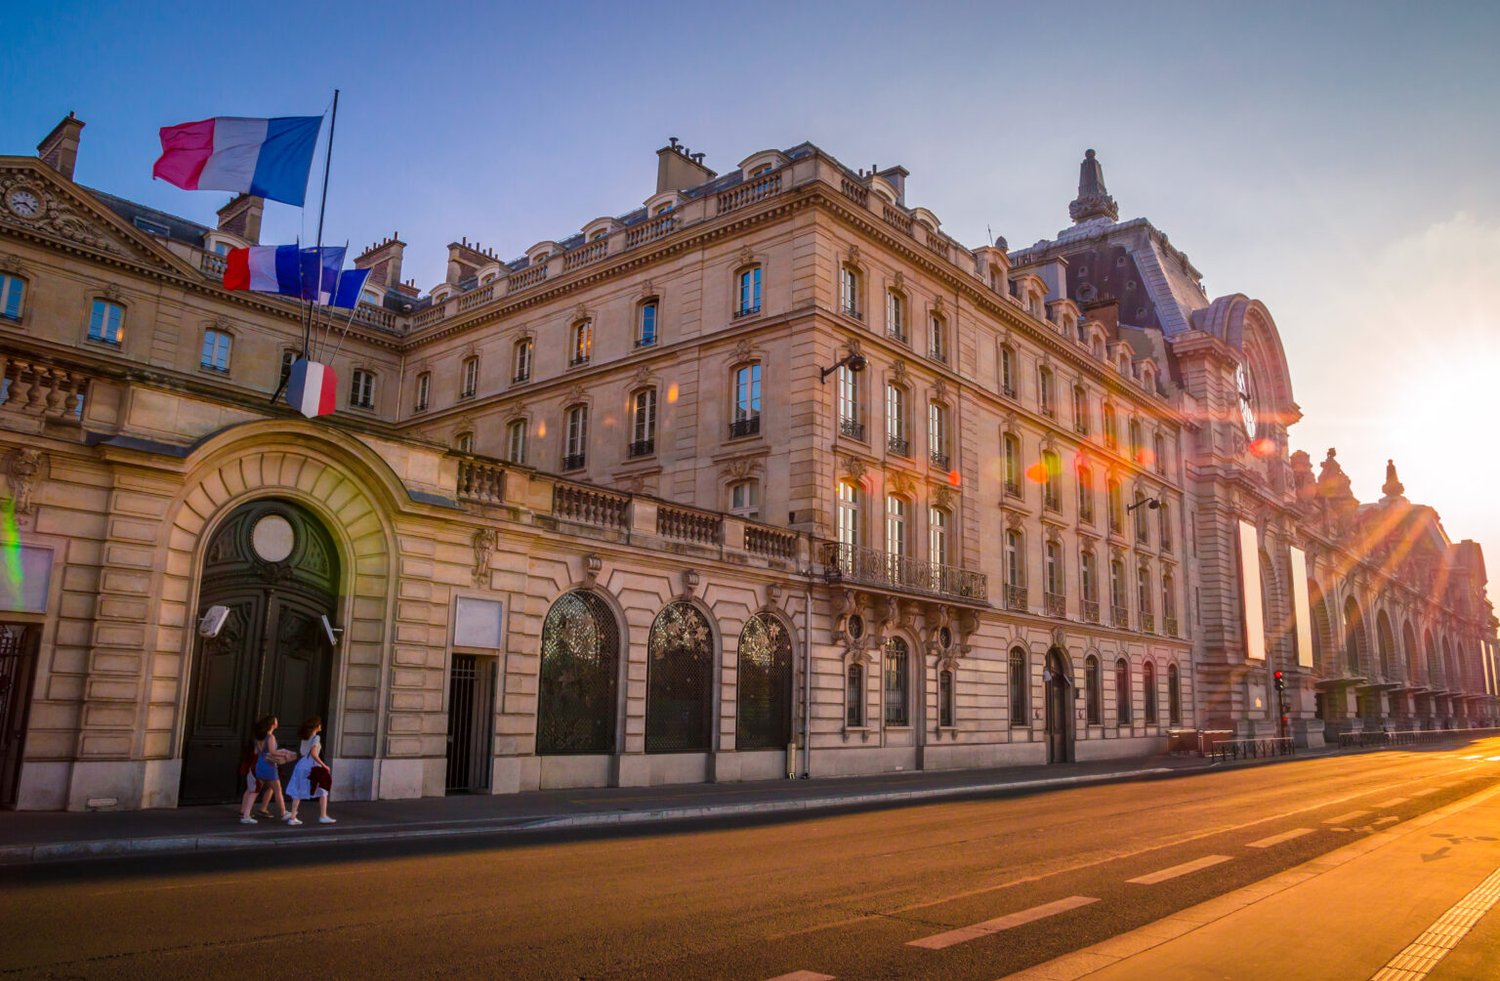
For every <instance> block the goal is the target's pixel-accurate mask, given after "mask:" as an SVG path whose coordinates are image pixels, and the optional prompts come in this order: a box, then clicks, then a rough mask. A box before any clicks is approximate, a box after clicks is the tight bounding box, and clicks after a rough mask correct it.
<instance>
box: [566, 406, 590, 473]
mask: <svg viewBox="0 0 1500 981" xmlns="http://www.w3.org/2000/svg"><path fill="white" fill-rule="evenodd" d="M588 441H589V410H588V406H585V405H575V406H573V408H571V409H569V410H568V434H567V442H566V446H565V454H564V456H563V469H564V470H578V469H581V468H582V467H583V465H584V462H585V460H586V458H585V456H584V454H585V453H586V452H587V451H588Z"/></svg>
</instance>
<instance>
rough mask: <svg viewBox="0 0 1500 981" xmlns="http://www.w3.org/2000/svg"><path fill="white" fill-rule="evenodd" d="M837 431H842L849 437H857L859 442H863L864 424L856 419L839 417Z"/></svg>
mask: <svg viewBox="0 0 1500 981" xmlns="http://www.w3.org/2000/svg"><path fill="white" fill-rule="evenodd" d="M839 432H841V433H843V434H844V435H845V436H848V437H849V438H850V439H857V440H859V441H860V442H864V439H865V424H864V423H862V422H860V421H858V420H856V419H840V420H839Z"/></svg>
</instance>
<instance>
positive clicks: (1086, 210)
mask: <svg viewBox="0 0 1500 981" xmlns="http://www.w3.org/2000/svg"><path fill="white" fill-rule="evenodd" d="M1068 214H1069V215H1070V216H1071V217H1072V219H1073V223H1074V224H1075V225H1081V224H1083V223H1084V222H1086V221H1088V220H1090V219H1091V218H1108V219H1109V220H1110V221H1119V220H1120V209H1119V208H1118V207H1116V206H1115V199H1114V198H1112V197H1110V196H1109V191H1108V190H1106V189H1105V187H1104V168H1103V167H1102V166H1100V164H1099V161H1098V160H1096V159H1094V151H1093V150H1086V151H1084V154H1083V163H1082V164H1080V165H1079V167H1078V197H1076V198H1074V199H1073V202H1072V203H1071V204H1069V205H1068Z"/></svg>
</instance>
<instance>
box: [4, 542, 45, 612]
mask: <svg viewBox="0 0 1500 981" xmlns="http://www.w3.org/2000/svg"><path fill="white" fill-rule="evenodd" d="M51 585H52V549H50V548H37V547H35V546H33V545H17V544H16V543H14V542H8V543H0V610H5V611H6V612H8V613H46V612H47V590H48V588H49V587H50V586H51Z"/></svg>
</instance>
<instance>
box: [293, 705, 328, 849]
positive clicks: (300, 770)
mask: <svg viewBox="0 0 1500 981" xmlns="http://www.w3.org/2000/svg"><path fill="white" fill-rule="evenodd" d="M322 731H323V720H322V719H320V718H319V717H317V716H316V715H315V716H313V717H312V718H310V719H308V720H307V721H306V722H304V723H302V728H301V729H300V730H298V735H300V736H301V737H302V745H301V747H300V750H301V754H302V755H301V758H300V759H298V760H297V765H296V766H295V767H294V768H293V769H292V776H291V779H289V780H288V781H287V782H286V795H287V796H288V797H290V798H291V799H292V812H291V816H290V817H288V818H287V821H286V823H287V824H291V825H298V824H301V823H302V822H301V821H299V820H298V819H297V808H298V807H299V806H300V805H301V804H302V802H303V801H305V800H311V799H312V798H317V801H318V823H319V824H337V823H338V822H337V821H336V820H335V819H334V818H331V817H329V816H328V792H329V791H330V790H331V789H332V788H333V770H331V769H330V768H329V766H328V764H327V763H324V762H323V740H322V737H321V736H320V735H319V733H321V732H322Z"/></svg>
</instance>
